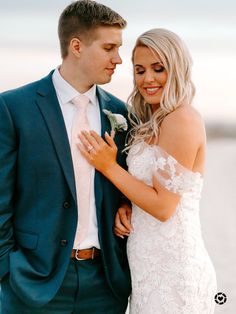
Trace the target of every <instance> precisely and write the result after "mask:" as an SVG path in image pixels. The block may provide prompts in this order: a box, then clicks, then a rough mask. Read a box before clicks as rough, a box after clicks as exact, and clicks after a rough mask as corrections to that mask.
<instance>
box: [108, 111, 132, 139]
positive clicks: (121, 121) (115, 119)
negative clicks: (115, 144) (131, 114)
mask: <svg viewBox="0 0 236 314" xmlns="http://www.w3.org/2000/svg"><path fill="white" fill-rule="evenodd" d="M103 112H104V113H105V114H106V115H107V117H108V119H109V121H110V123H111V136H112V137H114V135H115V132H116V131H127V129H128V124H127V120H126V119H125V117H124V116H122V114H119V113H112V112H111V111H109V110H106V109H103Z"/></svg>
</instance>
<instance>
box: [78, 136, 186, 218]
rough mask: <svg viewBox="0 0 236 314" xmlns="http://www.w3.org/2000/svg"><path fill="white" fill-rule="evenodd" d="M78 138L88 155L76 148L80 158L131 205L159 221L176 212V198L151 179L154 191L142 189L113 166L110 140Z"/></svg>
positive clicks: (138, 183) (114, 163) (113, 149)
mask: <svg viewBox="0 0 236 314" xmlns="http://www.w3.org/2000/svg"><path fill="white" fill-rule="evenodd" d="M82 134H83V135H82V136H81V137H80V139H81V141H82V143H83V144H84V147H88V146H91V145H92V147H93V149H92V150H91V151H90V153H88V152H87V150H86V149H85V148H84V147H83V146H82V145H79V148H80V151H81V153H82V154H83V155H84V157H85V158H86V159H87V160H88V161H89V162H90V163H91V164H92V165H93V166H94V167H95V168H96V169H97V170H98V171H100V172H101V173H102V174H103V175H104V176H105V177H107V178H108V179H109V180H110V181H111V182H112V183H113V184H114V185H115V186H116V187H117V188H118V189H119V190H120V191H121V192H122V193H123V194H124V195H125V196H126V197H127V198H128V199H129V200H130V201H131V202H133V203H135V204H136V205H137V206H138V207H140V208H142V209H143V210H145V211H146V212H148V213H149V214H150V215H152V216H154V217H156V218H157V219H159V220H160V221H165V220H167V219H168V218H169V217H170V216H171V215H172V213H173V211H174V209H175V208H176V206H177V204H178V201H179V198H180V197H179V196H178V195H177V194H174V193H172V192H169V191H168V190H166V189H165V188H163V187H162V186H161V185H160V184H159V183H158V182H157V180H156V179H155V178H154V182H153V183H154V187H153V188H152V187H150V186H148V185H146V184H145V183H144V182H142V181H140V180H138V179H136V178H135V177H133V176H132V175H130V174H129V173H128V172H127V171H126V170H124V169H123V168H122V167H121V166H120V165H119V164H118V163H117V162H116V154H117V147H116V145H115V142H114V141H113V139H112V138H111V137H110V136H109V135H108V134H105V138H106V141H107V143H106V142H105V141H103V139H102V138H101V137H100V136H99V135H98V134H97V133H96V132H94V131H91V132H90V134H89V133H88V132H83V133H82Z"/></svg>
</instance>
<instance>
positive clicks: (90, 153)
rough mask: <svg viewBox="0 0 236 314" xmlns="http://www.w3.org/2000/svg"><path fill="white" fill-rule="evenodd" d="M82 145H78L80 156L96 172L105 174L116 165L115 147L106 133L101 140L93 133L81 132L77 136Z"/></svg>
mask: <svg viewBox="0 0 236 314" xmlns="http://www.w3.org/2000/svg"><path fill="white" fill-rule="evenodd" d="M79 138H80V140H81V143H82V144H78V148H79V150H80V152H81V154H82V155H83V156H84V157H85V158H86V159H87V161H88V162H89V163H90V164H91V165H92V166H94V167H95V168H96V169H97V170H98V171H100V172H102V173H105V172H106V171H109V169H110V168H111V167H112V166H113V165H114V164H116V156H117V146H116V144H115V142H114V140H113V138H112V137H111V136H110V135H109V134H108V133H107V132H106V133H105V139H106V141H104V140H103V138H102V137H101V136H99V135H98V134H97V133H96V132H95V131H90V132H87V131H82V132H81V134H80V135H79Z"/></svg>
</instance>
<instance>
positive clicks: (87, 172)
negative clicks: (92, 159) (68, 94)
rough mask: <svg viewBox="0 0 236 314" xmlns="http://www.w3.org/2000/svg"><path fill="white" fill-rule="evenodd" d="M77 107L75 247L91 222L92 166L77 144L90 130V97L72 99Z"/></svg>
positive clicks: (73, 135)
mask: <svg viewBox="0 0 236 314" xmlns="http://www.w3.org/2000/svg"><path fill="white" fill-rule="evenodd" d="M72 103H73V104H75V105H76V107H77V113H76V115H75V117H74V119H73V124H72V132H71V154H72V160H73V166H74V175H75V184H76V194H77V206H78V224H77V230H76V235H75V240H74V248H76V249H77V248H78V247H79V245H80V243H81V242H82V241H83V239H84V237H85V236H86V233H87V231H88V227H89V226H88V224H89V206H90V181H91V171H92V166H91V165H90V164H89V163H88V162H87V160H86V159H85V158H84V157H83V156H82V155H81V153H80V151H79V149H78V147H77V144H78V143H79V142H80V141H79V139H78V134H79V133H80V132H81V131H82V130H90V127H89V122H88V118H87V107H88V103H89V98H88V97H87V96H85V95H79V96H77V97H75V98H74V99H73V100H72Z"/></svg>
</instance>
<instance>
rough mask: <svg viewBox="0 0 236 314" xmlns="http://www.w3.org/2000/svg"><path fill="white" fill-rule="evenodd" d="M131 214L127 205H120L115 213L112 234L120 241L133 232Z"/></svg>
mask: <svg viewBox="0 0 236 314" xmlns="http://www.w3.org/2000/svg"><path fill="white" fill-rule="evenodd" d="M131 214H132V209H131V208H130V207H129V206H128V205H127V204H123V205H121V207H120V208H119V209H118V211H117V213H116V218H115V225H114V233H115V235H117V236H118V237H120V238H122V239H124V236H129V234H130V232H131V231H132V230H133V228H132V225H131Z"/></svg>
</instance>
